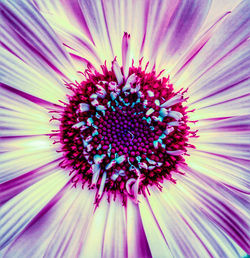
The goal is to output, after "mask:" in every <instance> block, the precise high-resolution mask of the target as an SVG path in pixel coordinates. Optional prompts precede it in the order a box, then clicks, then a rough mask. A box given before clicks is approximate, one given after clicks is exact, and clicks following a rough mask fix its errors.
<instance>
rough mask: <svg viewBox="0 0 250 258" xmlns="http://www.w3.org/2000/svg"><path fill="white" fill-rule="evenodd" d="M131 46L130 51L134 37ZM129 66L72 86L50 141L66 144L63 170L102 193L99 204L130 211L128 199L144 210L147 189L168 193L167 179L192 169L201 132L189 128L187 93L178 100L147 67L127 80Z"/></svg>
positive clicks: (88, 76) (131, 71)
mask: <svg viewBox="0 0 250 258" xmlns="http://www.w3.org/2000/svg"><path fill="white" fill-rule="evenodd" d="M124 41H126V42H127V45H128V44H129V35H128V34H127V33H125V34H124V37H123V42H124ZM122 45H124V43H123V44H122ZM126 54H127V55H129V53H128V52H127V53H126ZM124 59H125V60H127V62H126V63H124V67H122V68H120V67H119V64H118V63H117V61H116V60H114V61H113V62H112V70H111V71H109V70H108V69H107V66H106V65H103V66H102V73H98V72H97V71H95V70H93V69H91V68H89V69H88V70H86V71H85V72H84V73H83V75H84V76H85V78H86V79H85V80H84V81H82V82H81V83H80V84H79V83H76V84H74V83H69V84H67V87H68V88H69V89H70V90H71V91H72V93H73V95H72V96H70V97H69V103H68V104H66V103H65V108H64V110H63V111H61V112H60V110H59V111H54V112H55V113H56V114H60V115H61V116H60V118H55V117H53V118H52V120H53V119H57V120H59V121H60V122H61V124H60V130H58V131H59V132H58V133H54V134H52V135H51V137H53V138H54V137H59V142H60V143H61V144H62V147H61V149H60V150H59V151H60V152H63V153H64V156H65V159H64V160H63V161H62V162H61V163H60V165H61V166H62V167H63V168H66V167H70V168H71V169H72V170H71V171H70V175H71V174H73V175H74V176H73V178H72V182H73V183H74V185H75V186H76V184H77V183H78V182H79V181H80V182H82V186H83V187H84V185H85V184H86V183H87V184H88V187H89V188H92V189H93V188H96V192H97V193H96V203H97V204H98V203H99V201H100V200H101V197H102V195H103V192H104V191H107V192H108V198H110V193H111V194H113V195H114V198H115V196H116V195H117V194H121V195H122V197H123V204H126V198H127V197H130V198H132V199H133V200H134V201H135V202H137V201H138V199H137V196H138V194H139V193H142V194H143V195H146V192H149V189H148V188H147V186H148V185H151V186H152V185H156V186H157V187H158V188H159V189H160V190H161V188H162V186H161V182H162V181H163V180H164V179H167V180H171V181H172V182H175V181H174V179H173V178H172V176H171V173H172V172H175V171H178V170H177V165H178V163H181V164H185V160H184V158H183V156H182V155H183V154H185V153H186V148H187V147H194V146H192V145H190V144H188V137H196V132H197V131H190V130H189V129H190V127H188V125H187V119H188V116H187V111H186V107H183V102H184V101H186V99H185V98H184V96H183V95H184V93H185V91H184V90H183V89H181V90H179V91H178V92H176V93H175V92H174V91H173V85H172V84H170V83H169V78H166V77H163V78H160V74H161V73H160V74H158V75H156V74H155V71H152V72H146V69H147V66H148V64H146V67H145V68H144V69H142V67H141V63H142V59H141V60H140V61H139V66H138V67H135V66H134V65H132V67H130V68H129V69H127V72H126V73H127V74H126V73H125V67H126V66H128V58H127V57H126V56H125V57H124ZM52 113H53V111H52ZM57 142H58V141H55V143H57Z"/></svg>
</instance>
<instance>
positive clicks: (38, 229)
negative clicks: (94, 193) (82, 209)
mask: <svg viewBox="0 0 250 258" xmlns="http://www.w3.org/2000/svg"><path fill="white" fill-rule="evenodd" d="M80 194H82V191H81V190H80V192H79V191H77V190H75V189H72V188H71V184H69V185H67V187H64V188H63V189H62V190H61V191H60V192H59V193H58V194H56V195H55V197H54V198H53V199H51V201H50V202H49V203H48V204H47V205H46V206H45V207H44V208H43V209H42V210H41V211H40V212H39V213H38V214H37V215H36V216H35V218H34V219H33V220H32V221H31V222H30V223H29V225H28V226H27V227H26V228H25V229H24V230H23V231H22V233H21V234H20V236H19V237H18V238H17V239H16V240H15V241H14V242H13V243H12V244H11V245H10V246H9V248H8V250H7V252H6V253H5V256H4V257H6V258H8V257H24V258H25V257H42V256H44V254H45V251H46V249H47V248H48V245H49V243H50V241H52V239H53V236H54V233H55V231H56V229H57V228H58V227H59V226H60V225H61V221H62V220H63V218H64V217H65V214H66V212H67V211H68V210H70V208H71V206H72V204H73V203H74V202H75V200H76V198H77V197H78V196H79V195H80ZM48 225H49V226H48ZM34 239H35V240H36V241H34Z"/></svg>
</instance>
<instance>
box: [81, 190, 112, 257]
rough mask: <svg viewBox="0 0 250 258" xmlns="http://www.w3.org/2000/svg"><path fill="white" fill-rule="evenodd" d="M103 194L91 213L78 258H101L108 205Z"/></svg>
mask: <svg viewBox="0 0 250 258" xmlns="http://www.w3.org/2000/svg"><path fill="white" fill-rule="evenodd" d="M106 199H107V196H106V194H104V196H103V198H102V201H101V202H100V204H99V206H98V208H96V210H95V211H94V213H92V216H91V221H90V225H89V226H88V227H87V228H86V229H85V230H86V238H85V240H84V244H83V245H82V246H81V250H80V251H79V256H80V257H101V254H102V248H103V241H104V233H105V228H106V223H107V218H108V211H109V207H110V206H109V203H108V202H107V200H106Z"/></svg>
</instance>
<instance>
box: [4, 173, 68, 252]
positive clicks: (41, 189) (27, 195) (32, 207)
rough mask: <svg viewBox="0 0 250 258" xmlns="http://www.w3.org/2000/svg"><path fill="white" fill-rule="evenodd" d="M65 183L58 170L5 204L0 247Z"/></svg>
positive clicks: (21, 228)
mask: <svg viewBox="0 0 250 258" xmlns="http://www.w3.org/2000/svg"><path fill="white" fill-rule="evenodd" d="M67 181H68V177H67V176H66V175H65V174H63V172H62V170H61V169H60V170H59V171H58V172H55V173H53V174H52V175H50V176H48V177H46V178H45V179H42V180H41V181H39V182H38V183H36V184H34V185H32V186H31V187H29V188H27V189H26V190H24V191H23V192H22V193H20V194H19V195H17V196H16V197H14V198H12V199H11V200H10V201H8V202H7V203H5V204H4V205H3V206H2V207H1V210H0V221H1V225H0V226H1V232H0V234H1V238H0V239H1V241H0V246H1V247H4V246H5V245H7V244H8V243H9V242H10V241H11V240H13V239H14V238H15V237H17V236H18V235H19V234H20V233H21V232H22V230H23V229H24V228H25V227H26V226H27V225H28V223H29V222H30V221H31V220H32V219H33V218H34V217H35V216H36V215H37V214H38V212H40V211H41V210H42V208H43V207H44V206H45V205H46V204H47V203H48V202H49V201H50V200H51V199H52V198H53V197H54V195H55V194H56V193H57V192H58V191H60V189H62V187H63V186H64V185H65V184H66V183H67Z"/></svg>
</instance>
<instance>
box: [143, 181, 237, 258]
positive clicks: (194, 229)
mask: <svg viewBox="0 0 250 258" xmlns="http://www.w3.org/2000/svg"><path fill="white" fill-rule="evenodd" d="M164 188H165V189H164V190H163V192H162V193H160V192H159V191H157V190H156V191H151V196H150V197H149V199H148V206H147V207H146V206H145V207H143V208H141V210H142V212H143V213H145V215H146V214H147V213H148V212H149V211H151V216H153V217H154V218H155V221H157V225H158V229H157V228H155V230H154V231H152V232H153V236H152V237H153V239H154V243H155V245H156V247H157V246H158V248H160V246H159V244H158V241H162V240H161V239H166V240H165V241H167V243H166V244H165V249H167V250H168V252H170V254H169V255H166V257H186V254H189V255H190V256H192V257H200V254H202V257H214V256H215V257H216V256H218V255H219V256H222V257H223V256H224V257H227V256H229V257H238V256H239V251H241V249H240V248H238V247H237V246H236V245H235V244H233V242H232V241H231V240H230V239H229V238H228V237H227V236H226V235H225V234H223V233H221V231H220V229H219V228H217V227H216V226H215V225H213V224H212V223H211V221H209V219H208V218H207V217H206V216H205V215H204V214H203V213H202V212H201V210H200V209H201V207H200V206H199V205H198V204H197V203H198V202H197V201H196V199H195V197H194V196H192V191H191V190H189V189H188V188H187V187H186V183H184V182H183V181H182V178H178V180H177V184H176V185H170V183H166V184H164ZM146 218H148V217H146V216H145V217H143V222H145V225H146ZM153 224H156V222H154V223H152V222H151V224H150V227H152V225H153ZM155 231H158V232H159V233H161V234H162V236H160V235H158V237H157V234H159V233H156V232H155ZM146 232H147V231H146ZM151 234H152V233H151ZM147 236H148V235H147ZM186 236H188V238H187V237H186ZM151 241H152V240H151ZM218 243H219V244H218ZM149 244H150V242H149ZM152 246H153V242H152ZM150 247H151V245H150ZM167 250H166V254H167ZM241 252H242V251H241Z"/></svg>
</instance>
